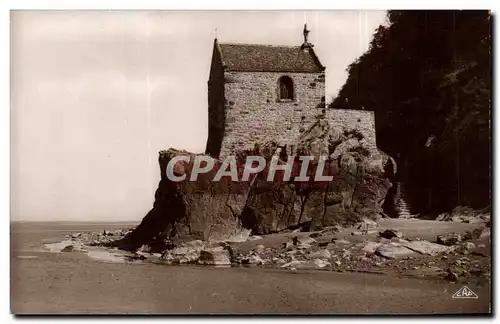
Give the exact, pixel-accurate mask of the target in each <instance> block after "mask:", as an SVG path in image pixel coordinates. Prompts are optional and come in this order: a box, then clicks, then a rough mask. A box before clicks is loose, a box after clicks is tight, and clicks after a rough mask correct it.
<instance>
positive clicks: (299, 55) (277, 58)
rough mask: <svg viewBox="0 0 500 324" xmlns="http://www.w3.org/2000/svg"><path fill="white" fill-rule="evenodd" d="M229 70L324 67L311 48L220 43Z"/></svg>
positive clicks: (225, 64)
mask: <svg viewBox="0 0 500 324" xmlns="http://www.w3.org/2000/svg"><path fill="white" fill-rule="evenodd" d="M216 45H217V46H218V48H219V51H220V53H221V57H222V64H223V65H224V70H225V71H237V72H310V73H311V72H312V73H318V72H322V71H324V67H323V66H322V65H321V63H320V61H319V59H318V57H317V56H316V54H315V53H314V51H313V49H312V48H310V49H309V52H304V51H303V50H302V48H301V47H300V46H274V45H257V44H231V43H217V41H216Z"/></svg>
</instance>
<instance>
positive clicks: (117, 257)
mask: <svg viewBox="0 0 500 324" xmlns="http://www.w3.org/2000/svg"><path fill="white" fill-rule="evenodd" d="M87 255H88V256H89V257H90V258H92V259H95V260H99V261H104V262H113V263H125V262H127V260H126V258H125V255H123V254H121V253H112V252H109V251H102V250H94V251H88V252H87Z"/></svg>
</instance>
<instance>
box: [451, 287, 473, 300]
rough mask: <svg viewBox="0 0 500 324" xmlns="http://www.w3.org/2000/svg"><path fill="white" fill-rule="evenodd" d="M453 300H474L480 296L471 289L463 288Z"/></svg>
mask: <svg viewBox="0 0 500 324" xmlns="http://www.w3.org/2000/svg"><path fill="white" fill-rule="evenodd" d="M453 298H474V299H477V298H478V296H477V294H476V293H475V292H473V291H472V290H471V289H470V288H469V287H467V286H463V287H462V288H460V289H459V290H458V291H457V292H456V293H455V294H454V295H453Z"/></svg>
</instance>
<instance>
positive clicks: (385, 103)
mask: <svg viewBox="0 0 500 324" xmlns="http://www.w3.org/2000/svg"><path fill="white" fill-rule="evenodd" d="M387 22H388V24H386V25H382V26H380V27H378V29H377V30H376V32H375V34H374V36H373V40H372V41H371V43H370V47H369V49H368V51H367V52H366V53H364V54H363V55H362V56H361V57H359V58H358V59H357V60H356V61H355V62H354V63H352V64H351V65H350V66H349V67H348V69H347V70H348V79H347V81H346V83H345V84H344V85H343V87H342V88H341V90H340V92H339V94H338V96H337V97H336V98H335V99H334V100H333V102H332V104H331V105H330V107H331V108H344V109H361V108H363V109H365V110H372V111H375V115H376V128H377V144H378V146H379V147H380V148H381V149H382V150H383V151H385V152H387V153H388V154H389V155H391V156H393V157H395V158H396V162H397V164H398V165H399V171H400V172H399V178H400V180H401V181H403V182H405V183H406V184H407V185H406V186H405V188H407V191H408V192H407V193H408V194H409V196H410V199H411V202H412V206H413V207H414V208H415V207H416V209H417V210H415V212H420V213H424V212H430V211H436V212H442V211H449V210H451V209H452V208H453V207H455V206H458V205H467V206H471V207H473V208H480V207H483V206H485V205H488V204H489V203H490V175H491V170H490V169H491V163H490V161H491V153H490V152H491V151H490V145H491V131H490V114H491V113H490V109H491V108H490V106H491V14H490V13H489V12H488V11H394V10H393V11H389V12H388V15H387Z"/></svg>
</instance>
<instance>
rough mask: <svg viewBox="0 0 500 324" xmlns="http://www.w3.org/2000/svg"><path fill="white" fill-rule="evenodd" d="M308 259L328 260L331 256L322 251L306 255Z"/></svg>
mask: <svg viewBox="0 0 500 324" xmlns="http://www.w3.org/2000/svg"><path fill="white" fill-rule="evenodd" d="M308 257H310V258H320V259H330V258H331V257H332V254H331V253H330V251H328V250H327V249H322V250H319V251H316V252H311V253H309V254H308Z"/></svg>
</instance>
